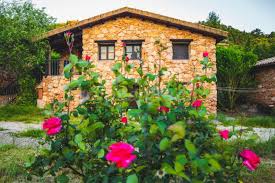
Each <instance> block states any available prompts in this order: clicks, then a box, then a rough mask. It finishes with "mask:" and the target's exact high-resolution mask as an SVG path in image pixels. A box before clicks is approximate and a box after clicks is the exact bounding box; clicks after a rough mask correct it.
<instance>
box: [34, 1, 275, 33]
mask: <svg viewBox="0 0 275 183" xmlns="http://www.w3.org/2000/svg"><path fill="white" fill-rule="evenodd" d="M32 2H33V3H34V4H36V6H38V7H45V8H46V12H47V13H48V14H50V15H51V16H53V17H55V18H57V20H58V22H66V21H67V20H82V19H85V18H89V17H92V16H95V15H98V14H101V13H104V12H107V11H111V10H114V9H118V8H121V7H124V6H128V7H132V8H138V9H142V10H146V11H151V12H154V13H159V14H162V15H166V16H171V17H175V18H179V19H182V20H186V21H191V22H198V21H200V20H205V19H206V17H207V15H208V13H209V12H210V11H215V12H216V13H218V14H219V16H220V18H221V20H222V22H223V23H224V24H226V25H232V26H233V27H236V28H238V29H240V30H246V31H251V30H253V29H255V28H260V29H261V30H262V31H264V32H265V33H270V32H271V31H275V0H33V1H32Z"/></svg>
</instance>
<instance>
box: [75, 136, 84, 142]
mask: <svg viewBox="0 0 275 183" xmlns="http://www.w3.org/2000/svg"><path fill="white" fill-rule="evenodd" d="M82 140H83V137H82V135H81V134H77V135H76V136H75V137H74V141H75V143H77V144H79V143H81V142H82Z"/></svg>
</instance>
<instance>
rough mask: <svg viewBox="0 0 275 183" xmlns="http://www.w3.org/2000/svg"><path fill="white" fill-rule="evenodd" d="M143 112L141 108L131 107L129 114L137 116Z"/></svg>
mask: <svg viewBox="0 0 275 183" xmlns="http://www.w3.org/2000/svg"><path fill="white" fill-rule="evenodd" d="M141 113H142V110H141V109H129V110H128V112H127V114H128V116H130V117H133V118H137V117H139V115H140V114H141Z"/></svg>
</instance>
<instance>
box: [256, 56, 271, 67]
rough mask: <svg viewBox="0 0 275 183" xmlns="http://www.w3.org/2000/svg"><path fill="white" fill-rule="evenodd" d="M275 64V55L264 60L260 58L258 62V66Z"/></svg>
mask: <svg viewBox="0 0 275 183" xmlns="http://www.w3.org/2000/svg"><path fill="white" fill-rule="evenodd" d="M273 64H274V65H275V57H271V58H267V59H264V60H260V61H258V62H257V63H256V67H261V66H268V65H273Z"/></svg>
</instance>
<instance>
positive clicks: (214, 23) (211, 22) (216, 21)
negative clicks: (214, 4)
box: [205, 11, 221, 28]
mask: <svg viewBox="0 0 275 183" xmlns="http://www.w3.org/2000/svg"><path fill="white" fill-rule="evenodd" d="M205 23H206V24H207V25H208V26H211V27H215V28H219V27H220V25H221V19H220V17H219V15H218V14H217V13H215V12H214V11H211V12H210V13H209V14H208V17H207V19H206V22H205Z"/></svg>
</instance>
